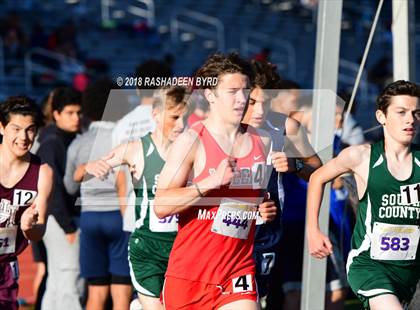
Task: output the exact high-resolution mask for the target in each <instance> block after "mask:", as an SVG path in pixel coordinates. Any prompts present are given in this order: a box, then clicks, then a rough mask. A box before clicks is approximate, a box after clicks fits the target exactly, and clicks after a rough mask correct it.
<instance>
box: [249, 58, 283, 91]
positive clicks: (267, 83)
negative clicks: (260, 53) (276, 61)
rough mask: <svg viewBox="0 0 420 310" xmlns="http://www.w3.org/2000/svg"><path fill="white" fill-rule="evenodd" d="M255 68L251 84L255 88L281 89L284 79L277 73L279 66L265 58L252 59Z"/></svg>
mask: <svg viewBox="0 0 420 310" xmlns="http://www.w3.org/2000/svg"><path fill="white" fill-rule="evenodd" d="M251 66H252V70H253V80H252V81H251V85H252V87H253V88H255V87H259V88H261V89H280V88H281V87H282V79H281V77H280V75H279V74H278V73H277V66H276V65H273V64H272V63H270V62H268V61H265V60H255V59H253V60H251Z"/></svg>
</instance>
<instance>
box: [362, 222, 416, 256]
mask: <svg viewBox="0 0 420 310" xmlns="http://www.w3.org/2000/svg"><path fill="white" fill-rule="evenodd" d="M419 237H420V230H419V226H417V225H395V224H386V223H378V222H375V223H374V225H373V232H372V245H371V249H370V257H371V258H372V259H376V260H414V259H415V258H416V253H417V246H418V243H419Z"/></svg>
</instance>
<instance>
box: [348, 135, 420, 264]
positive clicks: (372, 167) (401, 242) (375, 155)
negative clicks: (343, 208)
mask: <svg viewBox="0 0 420 310" xmlns="http://www.w3.org/2000/svg"><path fill="white" fill-rule="evenodd" d="M411 152H412V156H413V160H412V172H411V175H410V177H409V178H408V179H406V180H403V181H399V180H397V179H395V178H394V177H393V176H392V175H391V173H390V172H389V170H388V167H387V160H386V157H385V151H384V142H383V141H379V142H377V143H375V144H373V145H372V146H371V155H370V163H369V177H368V185H367V189H366V193H365V194H364V196H363V198H362V199H361V200H360V203H359V207H358V210H357V223H356V226H355V228H354V233H353V238H352V250H351V252H350V254H349V259H348V267H350V266H351V264H352V263H353V261H357V260H363V261H366V260H368V259H372V260H376V261H379V262H382V263H384V264H392V265H395V266H413V267H414V266H416V267H418V266H419V246H418V243H419V236H420V229H419V223H420V151H419V146H417V145H412V149H411Z"/></svg>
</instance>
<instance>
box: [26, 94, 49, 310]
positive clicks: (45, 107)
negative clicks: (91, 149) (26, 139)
mask: <svg viewBox="0 0 420 310" xmlns="http://www.w3.org/2000/svg"><path fill="white" fill-rule="evenodd" d="M53 95H54V90H52V91H50V93H49V94H48V96H46V97H45V98H44V99H43V100H42V102H41V108H42V114H43V116H44V125H45V126H46V127H48V126H49V125H50V124H52V123H53V121H54V120H53V116H52V107H51V102H52V98H53ZM44 128H45V127H41V128H39V130H38V134H37V136H36V139H35V141H34V144H33V145H32V148H31V153H36V152H37V151H38V149H39V146H40V144H39V136H40V133H41V132H42V130H43V129H44ZM31 246H32V254H33V258H34V262H35V264H36V274H35V277H34V279H33V286H32V288H33V292H34V296H36V299H35V307H34V310H39V309H41V301H42V297H43V296H44V292H45V285H46V281H47V276H48V274H47V250H46V249H45V244H44V242H43V241H42V240H41V241H36V242H31Z"/></svg>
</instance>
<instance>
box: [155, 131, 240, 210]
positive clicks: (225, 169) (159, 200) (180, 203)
mask: <svg viewBox="0 0 420 310" xmlns="http://www.w3.org/2000/svg"><path fill="white" fill-rule="evenodd" d="M198 145H199V139H198V137H197V134H196V133H195V132H193V131H192V130H188V131H186V132H184V133H183V134H182V135H181V136H179V137H178V138H177V139H176V140H175V142H174V143H173V145H172V146H171V150H170V151H169V154H168V157H167V160H166V163H165V166H164V167H163V169H162V172H161V173H160V176H159V181H158V187H157V191H156V196H155V200H154V208H155V213H156V215H157V216H158V217H159V218H164V217H166V216H168V215H172V214H177V213H180V212H182V211H185V210H187V209H189V208H190V207H192V206H193V205H194V204H196V203H197V202H198V201H199V200H200V199H201V198H202V197H201V196H205V195H206V194H208V193H209V192H210V191H211V190H213V189H215V188H219V187H220V186H221V185H225V184H228V183H230V180H231V179H232V178H233V164H232V163H231V161H229V160H228V159H225V160H223V161H222V162H221V163H220V164H219V166H218V167H217V169H216V172H215V173H214V174H212V175H210V176H208V177H207V178H205V179H203V180H201V181H200V182H198V183H196V184H195V185H194V184H192V185H190V186H186V185H187V182H188V179H189V177H190V175H191V172H192V170H193V164H194V160H195V158H196V153H197V149H198ZM200 194H201V195H200Z"/></svg>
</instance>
